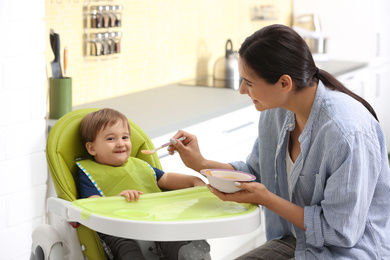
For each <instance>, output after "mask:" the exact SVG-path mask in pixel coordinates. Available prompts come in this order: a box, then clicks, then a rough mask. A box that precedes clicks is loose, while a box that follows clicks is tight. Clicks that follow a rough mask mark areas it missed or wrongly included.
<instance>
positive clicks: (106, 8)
mask: <svg viewBox="0 0 390 260" xmlns="http://www.w3.org/2000/svg"><path fill="white" fill-rule="evenodd" d="M102 7H103V11H102V15H103V27H104V28H108V27H110V6H108V5H106V6H102Z"/></svg>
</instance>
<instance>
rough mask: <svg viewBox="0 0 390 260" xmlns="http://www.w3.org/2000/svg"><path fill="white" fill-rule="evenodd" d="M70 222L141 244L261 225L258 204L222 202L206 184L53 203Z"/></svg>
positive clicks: (210, 235)
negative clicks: (133, 197) (132, 195)
mask: <svg viewBox="0 0 390 260" xmlns="http://www.w3.org/2000/svg"><path fill="white" fill-rule="evenodd" d="M49 207H50V208H52V209H56V210H55V211H57V214H60V215H62V216H63V217H66V218H67V221H71V222H72V221H77V222H79V223H81V224H83V225H85V226H87V227H89V228H91V229H93V230H96V231H99V232H102V233H106V234H111V235H114V236H120V237H127V238H132V239H139V240H151V241H175V240H197V239H208V238H218V237H227V236H235V235H241V234H245V233H249V232H251V231H254V230H256V229H257V228H258V227H259V226H260V210H259V207H258V206H257V205H253V204H243V203H236V202H226V201H221V200H220V199H219V198H218V197H216V196H215V195H213V194H212V193H211V192H210V191H209V189H208V188H207V187H205V186H203V187H194V188H188V189H183V190H175V191H167V192H159V193H152V194H144V195H141V196H140V198H139V200H138V201H137V202H128V201H126V199H125V198H124V197H103V198H89V199H80V200H75V201H73V202H68V201H65V200H61V199H58V198H50V199H49Z"/></svg>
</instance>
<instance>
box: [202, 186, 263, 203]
mask: <svg viewBox="0 0 390 260" xmlns="http://www.w3.org/2000/svg"><path fill="white" fill-rule="evenodd" d="M237 184H240V185H239V186H238V187H239V188H241V189H242V190H241V191H237V192H234V193H223V192H220V191H218V190H217V189H216V188H213V187H212V186H210V185H208V187H209V189H210V190H211V192H212V193H213V194H214V195H216V196H217V197H218V198H220V199H221V200H223V201H235V202H238V203H252V204H259V205H264V203H266V202H267V196H268V194H269V193H270V192H269V191H268V190H267V188H266V187H265V186H264V185H263V184H261V183H258V182H237Z"/></svg>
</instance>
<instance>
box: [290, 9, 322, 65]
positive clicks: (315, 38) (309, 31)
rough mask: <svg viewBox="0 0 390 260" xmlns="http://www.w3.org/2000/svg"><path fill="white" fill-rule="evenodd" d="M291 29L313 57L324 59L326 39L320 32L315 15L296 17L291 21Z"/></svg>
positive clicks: (318, 21)
mask: <svg viewBox="0 0 390 260" xmlns="http://www.w3.org/2000/svg"><path fill="white" fill-rule="evenodd" d="M293 29H294V30H295V31H296V32H297V33H299V34H300V35H301V36H302V38H303V39H304V40H305V42H306V43H307V45H308V46H309V49H310V51H311V53H312V54H313V56H316V57H319V56H322V57H323V58H324V57H326V55H325V54H326V43H327V41H328V39H327V38H326V37H325V36H324V34H323V33H322V31H321V24H320V19H319V17H318V16H317V15H315V14H304V15H300V16H297V17H296V18H295V19H294V21H293Z"/></svg>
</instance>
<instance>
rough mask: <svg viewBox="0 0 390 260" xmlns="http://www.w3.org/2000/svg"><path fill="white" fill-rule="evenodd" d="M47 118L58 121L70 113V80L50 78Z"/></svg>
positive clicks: (67, 78) (66, 78)
mask: <svg viewBox="0 0 390 260" xmlns="http://www.w3.org/2000/svg"><path fill="white" fill-rule="evenodd" d="M49 80H50V90H49V92H50V94H49V98H50V99H49V103H50V106H49V118H50V119H59V118H60V117H62V116H63V115H65V114H66V113H68V112H70V111H72V78H69V77H65V78H60V79H55V78H50V79H49Z"/></svg>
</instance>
